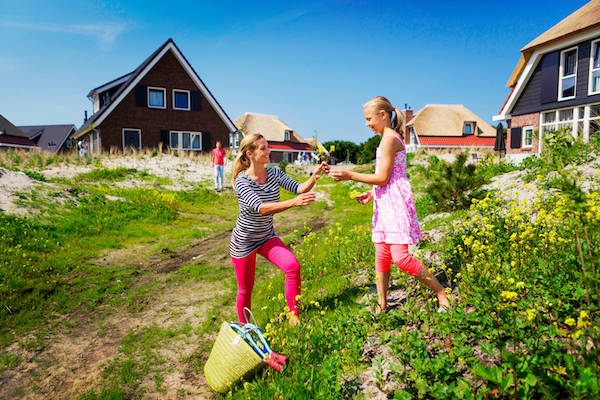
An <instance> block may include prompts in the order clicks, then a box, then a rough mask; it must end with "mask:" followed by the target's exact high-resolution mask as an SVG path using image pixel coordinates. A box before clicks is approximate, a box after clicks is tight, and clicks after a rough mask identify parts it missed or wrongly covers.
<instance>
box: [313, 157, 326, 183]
mask: <svg viewBox="0 0 600 400" xmlns="http://www.w3.org/2000/svg"><path fill="white" fill-rule="evenodd" d="M323 173H325V175H327V174H328V173H329V165H328V164H327V162H326V161H323V162H322V163H321V165H319V166H318V167H317V168H315V170H314V171H313V174H312V176H314V177H315V180H317V179H319V178H320V177H321V176H323Z"/></svg>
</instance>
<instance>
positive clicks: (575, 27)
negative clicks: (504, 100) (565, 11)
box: [506, 0, 600, 87]
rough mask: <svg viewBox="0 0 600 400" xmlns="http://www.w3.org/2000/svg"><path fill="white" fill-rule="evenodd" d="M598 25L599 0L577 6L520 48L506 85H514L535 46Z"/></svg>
mask: <svg viewBox="0 0 600 400" xmlns="http://www.w3.org/2000/svg"><path fill="white" fill-rule="evenodd" d="M599 26H600V0H592V1H590V2H589V3H587V4H586V5H584V6H583V7H581V8H579V9H578V10H576V11H575V12H573V13H572V14H570V15H569V16H568V17H566V18H565V19H563V20H562V21H560V22H559V23H558V24H556V25H554V26H553V27H552V28H550V29H548V30H547V31H546V32H544V33H542V34H541V35H540V36H538V37H536V38H535V39H534V40H532V41H531V42H529V43H528V44H527V45H526V46H525V47H523V48H522V49H521V53H522V55H521V59H520V60H519V62H518V63H517V66H516V67H515V69H514V71H513V73H512V74H511V76H510V79H509V80H508V82H507V84H506V87H513V86H514V85H516V83H517V81H518V80H519V77H520V76H521V73H522V72H523V69H524V68H525V65H527V61H529V58H530V57H531V54H532V53H533V51H534V50H535V49H536V48H539V47H541V46H543V45H546V44H549V43H551V42H554V41H557V40H560V39H562V38H564V37H566V36H568V35H571V34H574V33H581V32H583V31H586V30H589V29H593V28H597V27H599Z"/></svg>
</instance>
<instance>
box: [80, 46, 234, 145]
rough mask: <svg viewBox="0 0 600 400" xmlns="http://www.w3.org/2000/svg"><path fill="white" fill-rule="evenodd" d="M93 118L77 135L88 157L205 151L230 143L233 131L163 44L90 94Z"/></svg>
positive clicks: (199, 82) (194, 76) (202, 86)
mask: <svg viewBox="0 0 600 400" xmlns="http://www.w3.org/2000/svg"><path fill="white" fill-rule="evenodd" d="M88 98H90V99H91V100H92V101H93V102H94V113H93V114H92V116H91V117H90V118H89V119H88V120H87V121H86V122H85V124H84V125H83V126H82V127H81V128H80V129H79V131H78V132H77V133H76V134H75V136H74V137H75V139H76V140H79V139H84V138H85V139H86V140H87V142H88V151H89V152H90V153H96V152H100V151H107V150H109V149H111V148H113V149H117V150H122V151H124V150H128V149H142V148H156V147H159V146H161V145H162V148H163V149H172V150H184V151H209V150H211V149H212V148H213V147H214V145H215V142H216V141H217V140H220V141H221V143H223V144H224V145H226V144H227V143H229V137H230V133H233V132H234V131H236V128H235V126H234V125H233V123H232V122H231V120H230V119H229V117H228V116H227V114H226V113H225V111H224V110H223V108H222V107H221V106H220V105H219V103H218V102H217V100H216V99H215V98H214V96H213V95H212V93H211V92H210V91H209V90H208V88H207V87H206V85H205V84H204V82H202V80H201V79H200V77H199V76H198V74H197V73H196V71H195V70H194V69H193V68H192V66H191V65H190V64H189V62H188V61H187V59H186V58H185V57H184V56H183V54H182V53H181V51H180V50H179V48H178V47H177V46H176V45H175V42H173V39H169V40H167V41H166V42H165V43H164V44H163V45H162V46H160V47H159V48H158V49H157V50H156V51H155V52H154V53H152V55H150V57H148V58H147V59H146V60H145V61H144V62H143V63H142V64H141V65H140V66H139V67H138V68H136V70H135V71H133V72H131V73H129V74H126V75H123V76H121V77H119V78H116V79H114V80H112V81H110V82H108V83H105V84H103V85H101V86H98V87H97V88H94V89H92V90H91V91H90V93H89V94H88Z"/></svg>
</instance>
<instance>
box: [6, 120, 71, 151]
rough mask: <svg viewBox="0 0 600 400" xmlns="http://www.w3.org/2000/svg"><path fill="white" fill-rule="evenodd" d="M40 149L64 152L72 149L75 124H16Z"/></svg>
mask: <svg viewBox="0 0 600 400" xmlns="http://www.w3.org/2000/svg"><path fill="white" fill-rule="evenodd" d="M18 128H19V129H20V130H21V131H23V132H24V133H25V134H26V135H27V136H28V137H29V139H31V140H32V141H33V142H34V143H35V144H37V145H38V146H39V147H40V149H41V150H44V151H49V152H52V153H59V152H60V153H65V152H68V151H71V149H73V147H74V145H73V140H72V137H73V135H74V134H75V132H76V131H77V128H75V125H73V124H70V125H28V126H18Z"/></svg>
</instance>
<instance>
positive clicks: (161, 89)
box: [146, 86, 167, 110]
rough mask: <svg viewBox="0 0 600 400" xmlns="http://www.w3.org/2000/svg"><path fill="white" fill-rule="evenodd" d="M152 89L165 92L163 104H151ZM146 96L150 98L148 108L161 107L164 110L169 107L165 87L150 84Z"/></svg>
mask: <svg viewBox="0 0 600 400" xmlns="http://www.w3.org/2000/svg"><path fill="white" fill-rule="evenodd" d="M150 90H156V91H160V92H162V93H163V106H162V107H160V106H152V105H150ZM146 98H147V99H148V101H147V102H148V108H159V109H161V110H164V109H166V108H167V89H165V88H160V87H154V86H148V88H147V89H146Z"/></svg>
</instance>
